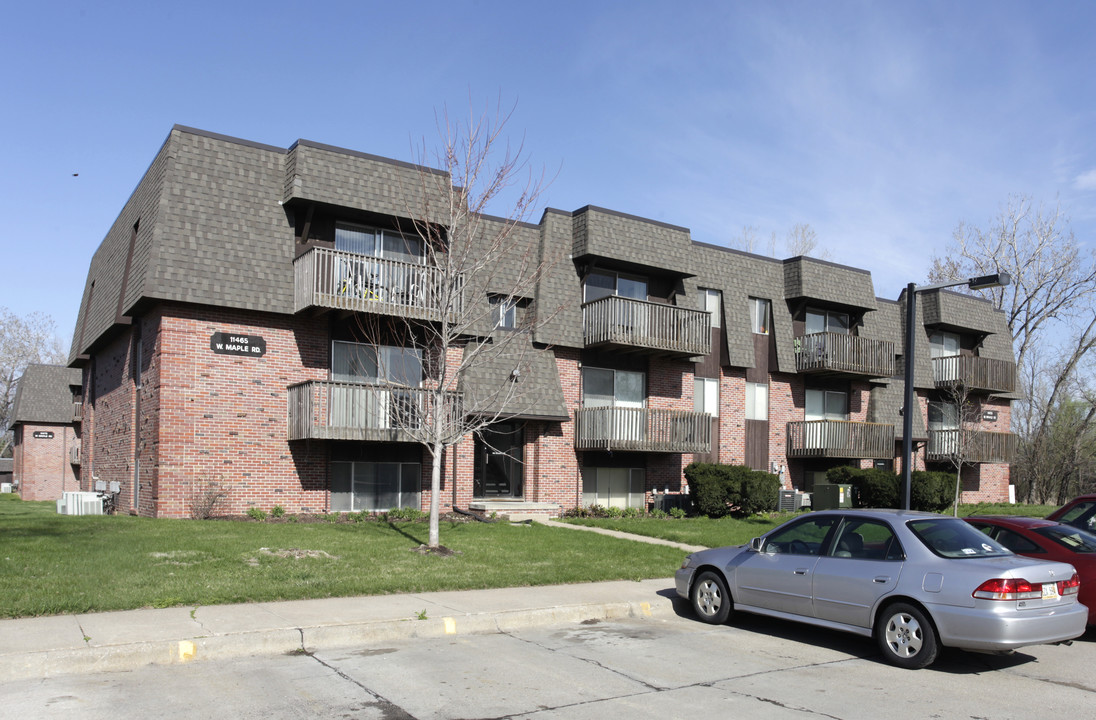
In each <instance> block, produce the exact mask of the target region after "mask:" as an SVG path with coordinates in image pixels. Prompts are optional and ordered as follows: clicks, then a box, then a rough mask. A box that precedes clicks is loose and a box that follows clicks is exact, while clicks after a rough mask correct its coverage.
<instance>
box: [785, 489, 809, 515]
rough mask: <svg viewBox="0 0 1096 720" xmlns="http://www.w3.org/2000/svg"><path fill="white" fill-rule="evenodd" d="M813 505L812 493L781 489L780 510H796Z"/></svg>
mask: <svg viewBox="0 0 1096 720" xmlns="http://www.w3.org/2000/svg"><path fill="white" fill-rule="evenodd" d="M810 506H811V494H810V493H804V492H799V491H798V490H781V491H780V504H779V506H778V507H779V510H780V512H795V511H796V510H802V509H803V508H807V507H810Z"/></svg>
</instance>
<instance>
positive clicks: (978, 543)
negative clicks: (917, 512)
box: [908, 517, 1012, 558]
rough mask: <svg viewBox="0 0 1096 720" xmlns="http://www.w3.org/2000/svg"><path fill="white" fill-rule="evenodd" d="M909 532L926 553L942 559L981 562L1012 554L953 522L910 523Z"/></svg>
mask: <svg viewBox="0 0 1096 720" xmlns="http://www.w3.org/2000/svg"><path fill="white" fill-rule="evenodd" d="M908 525H909V528H910V530H912V531H913V534H914V535H916V536H917V539H918V540H920V541H921V542H922V543H924V544H925V547H927V548H928V549H929V550H932V551H933V552H934V553H936V554H937V555H939V556H940V557H946V558H984V557H998V556H1001V555H1011V554H1012V551H1011V550H1008V549H1007V548H1005V547H1004V546H1002V545H1000V544H999V543H997V542H996V541H995V540H993V539H991V538H989V537H988V536H986V534H985V533H983V532H982V531H980V530H978V529H977V528H976V527H974V526H973V525H969V524H967V523H966V522H964V521H962V520H959V519H957V518H945V517H941V518H925V519H923V520H911V521H910V522H909V523H908Z"/></svg>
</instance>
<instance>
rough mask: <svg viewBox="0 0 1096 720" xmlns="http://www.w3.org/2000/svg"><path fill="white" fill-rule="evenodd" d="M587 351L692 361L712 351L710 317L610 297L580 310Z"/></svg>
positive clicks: (691, 311) (669, 307)
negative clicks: (630, 352) (637, 353)
mask: <svg viewBox="0 0 1096 720" xmlns="http://www.w3.org/2000/svg"><path fill="white" fill-rule="evenodd" d="M582 328H583V338H584V340H585V343H586V347H588V348H595V347H599V348H605V349H617V350H648V351H654V352H655V353H658V354H665V355H676V356H680V357H693V356H696V355H707V354H708V353H709V352H711V349H712V316H711V313H709V312H708V311H706V310H694V309H692V308H683V307H678V306H677V305H666V304H665V303H653V302H647V301H646V300H633V299H632V298H626V297H620V296H619V295H610V296H608V297H603V298H598V299H597V300H593V301H591V302H588V303H586V304H585V305H583V306H582Z"/></svg>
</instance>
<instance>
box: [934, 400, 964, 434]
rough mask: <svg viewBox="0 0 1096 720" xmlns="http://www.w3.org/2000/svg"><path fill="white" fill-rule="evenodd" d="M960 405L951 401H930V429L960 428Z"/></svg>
mask: <svg viewBox="0 0 1096 720" xmlns="http://www.w3.org/2000/svg"><path fill="white" fill-rule="evenodd" d="M958 429H959V406H958V405H956V404H955V403H949V402H935V401H934V402H930V403H929V430H958Z"/></svg>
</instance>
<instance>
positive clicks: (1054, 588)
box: [1043, 582, 1058, 600]
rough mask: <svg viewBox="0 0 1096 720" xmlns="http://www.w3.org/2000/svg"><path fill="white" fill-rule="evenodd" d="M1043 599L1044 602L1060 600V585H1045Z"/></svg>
mask: <svg viewBox="0 0 1096 720" xmlns="http://www.w3.org/2000/svg"><path fill="white" fill-rule="evenodd" d="M1043 599H1044V600H1057V599H1058V583H1056V582H1048V583H1043Z"/></svg>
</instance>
